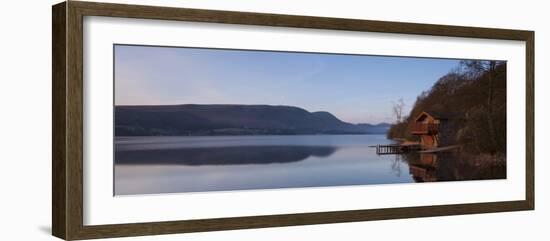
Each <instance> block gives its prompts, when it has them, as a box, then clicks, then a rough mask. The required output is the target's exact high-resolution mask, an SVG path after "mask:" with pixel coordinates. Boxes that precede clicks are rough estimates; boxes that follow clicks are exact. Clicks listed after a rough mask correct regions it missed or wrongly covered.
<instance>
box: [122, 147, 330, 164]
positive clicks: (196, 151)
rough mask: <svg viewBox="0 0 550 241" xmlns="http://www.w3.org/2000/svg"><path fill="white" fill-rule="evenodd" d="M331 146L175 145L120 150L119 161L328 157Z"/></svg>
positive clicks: (265, 160) (247, 161) (262, 161)
mask: <svg viewBox="0 0 550 241" xmlns="http://www.w3.org/2000/svg"><path fill="white" fill-rule="evenodd" d="M337 149H338V147H334V146H229V147H201V148H179V149H148V150H147V149H146V150H121V151H117V152H116V153H115V160H116V164H121V165H130V164H132V165H239V164H241V165H242V164H270V163H289V162H298V161H302V160H305V159H306V158H308V157H311V156H314V157H328V156H330V155H332V154H333V153H334V152H335V151H336V150H337Z"/></svg>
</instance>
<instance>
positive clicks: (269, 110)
mask: <svg viewBox="0 0 550 241" xmlns="http://www.w3.org/2000/svg"><path fill="white" fill-rule="evenodd" d="M114 70H115V71H114V86H115V93H114V105H115V107H114V180H115V182H114V194H115V195H132V194H159V193H190V192H209V191H239V190H258V189H279V188H313V187H334V186H349V185H372V184H397V183H422V182H441V181H467V180H490V179H505V178H506V62H505V61H499V60H472V59H444V58H423V57H398V56H374V55H357V54H338V53H309V52H307V53H306V52H282V51H264V50H261V51H260V50H238V49H214V48H191V47H168V46H143V45H123V44H116V45H114ZM413 185H423V184H413Z"/></svg>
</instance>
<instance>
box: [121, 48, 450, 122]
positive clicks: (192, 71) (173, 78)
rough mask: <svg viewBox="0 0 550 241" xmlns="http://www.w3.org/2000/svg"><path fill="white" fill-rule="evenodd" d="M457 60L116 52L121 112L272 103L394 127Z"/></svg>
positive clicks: (202, 51) (245, 52)
mask: <svg viewBox="0 0 550 241" xmlns="http://www.w3.org/2000/svg"><path fill="white" fill-rule="evenodd" d="M458 64H459V60H452V59H430V58H405V57H384V56H368V55H342V54H317V53H293V52H271V51H249V50H224V49H199V48H172V47H148V46H130V45H115V105H174V104H268V105H290V106H297V107H301V108H304V109H306V110H308V111H311V112H314V111H328V112H331V113H332V114H334V115H336V116H337V117H338V118H340V119H341V120H343V121H347V122H351V123H379V122H392V119H393V118H392V111H391V106H392V102H395V101H397V100H398V99H399V98H403V100H404V101H405V103H406V113H408V111H409V110H410V108H411V107H412V105H413V104H414V101H415V100H416V97H417V96H418V95H419V94H420V93H421V92H422V91H424V90H428V89H429V88H430V87H431V86H432V85H433V84H434V83H435V82H436V81H437V80H438V79H439V77H441V76H443V75H445V74H446V73H448V72H449V71H450V70H452V69H453V68H455V67H457V66H458Z"/></svg>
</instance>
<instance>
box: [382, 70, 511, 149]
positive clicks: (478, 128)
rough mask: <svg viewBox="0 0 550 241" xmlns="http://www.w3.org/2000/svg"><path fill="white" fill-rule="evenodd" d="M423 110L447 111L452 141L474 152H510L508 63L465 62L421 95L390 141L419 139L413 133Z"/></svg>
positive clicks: (392, 134)
mask: <svg viewBox="0 0 550 241" xmlns="http://www.w3.org/2000/svg"><path fill="white" fill-rule="evenodd" d="M422 111H433V112H445V113H449V114H450V115H451V116H452V118H451V119H449V121H451V122H452V124H453V125H452V126H453V129H452V131H451V132H450V135H451V136H449V137H448V138H449V139H452V140H454V142H456V144H462V145H463V146H464V148H465V150H467V151H469V152H472V153H487V154H492V155H494V154H505V153H506V62H504V61H478V60H475V61H474V60H469V61H462V62H461V64H460V66H458V67H457V68H456V69H455V70H453V71H451V72H450V73H448V74H446V75H445V76H443V77H441V78H440V79H439V80H438V81H437V82H436V83H435V84H434V85H433V86H432V88H431V89H429V90H427V91H425V92H423V93H421V94H420V95H419V96H418V98H417V100H416V102H415V103H414V105H413V108H412V110H411V112H410V113H409V115H408V116H407V117H406V118H404V119H403V121H401V122H398V123H395V124H394V125H392V127H391V128H390V131H389V132H388V137H390V138H406V139H409V140H415V139H416V137H415V136H413V135H411V134H410V126H411V123H412V122H413V121H414V118H415V117H416V116H417V115H419V114H420V113H421V112H422Z"/></svg>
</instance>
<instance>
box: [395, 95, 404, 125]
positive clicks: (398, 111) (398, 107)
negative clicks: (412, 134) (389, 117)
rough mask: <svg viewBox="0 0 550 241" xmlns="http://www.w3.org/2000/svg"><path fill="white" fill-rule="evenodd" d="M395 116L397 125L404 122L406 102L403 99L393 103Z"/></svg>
mask: <svg viewBox="0 0 550 241" xmlns="http://www.w3.org/2000/svg"><path fill="white" fill-rule="evenodd" d="M392 105H393V106H392V110H393V115H394V116H395V120H396V123H401V122H402V121H403V109H405V101H403V98H399V100H397V102H392Z"/></svg>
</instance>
